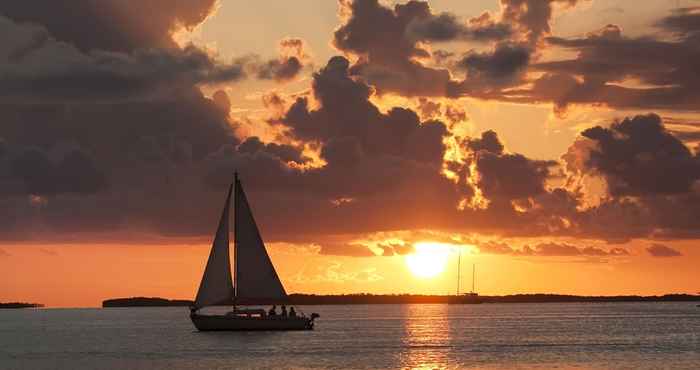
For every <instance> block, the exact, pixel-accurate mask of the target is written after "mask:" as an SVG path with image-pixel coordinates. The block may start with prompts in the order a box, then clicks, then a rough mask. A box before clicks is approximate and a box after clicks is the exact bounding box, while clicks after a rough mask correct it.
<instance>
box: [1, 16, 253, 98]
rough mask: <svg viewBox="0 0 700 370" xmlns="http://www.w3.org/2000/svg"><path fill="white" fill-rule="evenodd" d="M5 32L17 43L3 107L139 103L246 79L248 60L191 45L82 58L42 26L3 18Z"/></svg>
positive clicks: (5, 52)
mask: <svg viewBox="0 0 700 370" xmlns="http://www.w3.org/2000/svg"><path fill="white" fill-rule="evenodd" d="M0 32H2V33H3V34H5V35H6V37H8V38H11V39H12V40H13V42H11V43H9V44H4V45H3V46H2V47H0V101H5V102H7V101H10V102H14V101H17V102H22V103H26V102H28V101H32V102H35V101H58V102H64V101H75V100H81V99H83V100H91V101H95V100H99V99H103V100H117V99H118V100H135V99H137V98H139V97H154V96H163V95H164V94H172V93H173V92H175V93H181V92H182V91H183V90H184V91H188V88H189V87H191V86H193V85H196V84H215V83H222V82H233V81H238V80H240V79H242V78H244V77H245V72H244V64H245V60H243V59H241V60H236V61H233V62H232V63H224V62H220V61H218V60H216V59H215V58H213V57H212V56H211V55H209V54H208V53H206V52H205V51H203V50H201V49H199V48H197V47H195V46H191V45H190V46H187V47H185V48H184V49H179V48H177V49H154V48H151V49H137V50H133V51H131V52H129V53H123V52H113V51H104V50H97V49H95V50H91V51H89V52H82V51H80V50H79V49H77V48H75V47H74V46H73V45H71V44H68V43H66V42H62V41H57V40H55V39H53V38H52V37H50V36H49V35H47V33H46V30H45V29H44V28H42V27H41V26H37V25H32V24H18V23H15V22H13V21H12V20H10V19H8V18H5V17H2V16H0Z"/></svg>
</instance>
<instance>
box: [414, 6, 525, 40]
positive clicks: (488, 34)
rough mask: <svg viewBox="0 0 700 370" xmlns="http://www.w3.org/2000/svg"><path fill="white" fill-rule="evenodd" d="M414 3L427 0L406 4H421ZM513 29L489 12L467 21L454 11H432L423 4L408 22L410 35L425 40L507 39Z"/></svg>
mask: <svg viewBox="0 0 700 370" xmlns="http://www.w3.org/2000/svg"><path fill="white" fill-rule="evenodd" d="M414 4H427V3H421V2H409V3H408V4H406V6H407V7H410V6H415V7H422V5H414ZM419 14H420V15H419ZM511 33H512V30H511V28H510V25H508V24H505V23H498V22H496V20H494V19H493V18H492V16H491V14H490V13H488V12H486V13H483V14H482V15H481V16H480V17H478V18H472V19H470V20H469V21H467V22H464V21H462V20H460V19H459V18H458V17H457V16H456V15H454V14H452V13H448V12H443V13H440V14H432V13H429V12H426V11H425V9H424V8H423V9H422V11H421V12H418V13H417V14H416V16H415V17H414V18H412V19H411V20H410V21H409V23H408V25H407V26H406V34H407V36H408V37H409V38H412V39H414V40H416V41H423V42H425V41H434V42H445V41H457V40H465V41H498V40H504V39H507V38H508V37H509V36H511Z"/></svg>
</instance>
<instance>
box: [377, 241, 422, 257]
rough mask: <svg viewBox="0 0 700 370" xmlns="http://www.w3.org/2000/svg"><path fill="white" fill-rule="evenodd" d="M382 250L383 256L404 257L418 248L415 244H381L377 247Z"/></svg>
mask: <svg viewBox="0 0 700 370" xmlns="http://www.w3.org/2000/svg"><path fill="white" fill-rule="evenodd" d="M377 246H378V247H379V248H381V250H382V256H385V257H392V256H396V255H399V256H404V255H407V254H411V253H413V252H415V250H416V248H415V247H414V246H413V244H400V243H380V244H378V245H377Z"/></svg>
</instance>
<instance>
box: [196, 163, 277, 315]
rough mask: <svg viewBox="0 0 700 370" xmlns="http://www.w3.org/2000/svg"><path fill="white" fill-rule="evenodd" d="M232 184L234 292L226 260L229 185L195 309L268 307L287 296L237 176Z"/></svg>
mask: <svg viewBox="0 0 700 370" xmlns="http://www.w3.org/2000/svg"><path fill="white" fill-rule="evenodd" d="M234 185H235V191H234V193H235V199H234V202H235V208H234V213H235V215H234V217H235V219H234V238H235V245H234V253H235V261H234V262H235V270H234V271H235V286H236V289H235V291H234V284H233V282H232V279H231V266H230V257H229V208H230V203H231V191H232V187H233V186H232V187H229V191H228V195H227V197H226V203H225V205H224V211H223V213H222V214H221V220H220V221H219V228H218V229H217V231H216V237H215V238H214V243H213V245H212V247H211V252H210V254H209V260H208V261H207V267H206V268H205V269H204V276H202V282H201V283H200V285H199V291H198V292H197V298H196V299H195V302H194V308H195V309H199V308H202V307H205V306H213V305H217V304H225V303H230V302H231V301H233V302H234V304H236V303H237V304H268V303H276V302H284V301H286V299H287V293H286V292H285V290H284V287H283V286H282V282H281V281H280V279H279V277H278V276H277V272H276V271H275V268H274V266H273V265H272V261H270V256H269V255H268V254H267V250H265V244H264V243H263V241H262V238H261V237H260V232H259V231H258V227H257V225H256V224H255V219H253V214H252V212H251V210H250V206H249V205H248V199H247V198H246V195H245V192H244V191H243V187H242V186H241V183H240V181H239V180H238V177H237V176H236V179H235V183H234Z"/></svg>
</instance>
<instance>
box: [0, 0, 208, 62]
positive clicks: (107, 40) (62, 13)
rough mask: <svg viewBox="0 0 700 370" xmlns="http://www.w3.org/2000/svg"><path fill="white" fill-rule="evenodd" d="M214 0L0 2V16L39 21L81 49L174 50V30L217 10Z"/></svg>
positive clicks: (189, 27) (192, 25) (200, 20)
mask: <svg viewBox="0 0 700 370" xmlns="http://www.w3.org/2000/svg"><path fill="white" fill-rule="evenodd" d="M216 4H217V1H216V0H175V1H170V0H145V1H139V2H137V3H131V2H124V1H121V0H101V1H93V0H74V1H71V2H69V3H59V2H55V1H51V2H44V1H41V0H39V1H37V0H29V1H21V2H16V1H10V2H7V1H6V2H2V4H0V14H3V15H4V16H6V17H8V18H11V19H14V20H15V21H17V22H21V23H34V24H41V25H43V27H45V28H46V29H47V30H48V32H49V33H50V34H51V35H53V36H54V37H56V39H58V40H59V41H63V42H66V43H69V44H72V45H75V46H76V47H77V48H78V49H79V50H81V51H82V52H90V51H91V50H95V49H99V50H108V51H115V52H125V53H128V52H131V51H134V50H136V49H146V48H166V49H176V48H177V45H176V43H175V42H174V41H173V34H175V33H176V32H178V31H180V30H183V29H193V28H194V27H196V26H197V25H199V24H200V23H202V22H203V21H204V20H205V19H206V18H207V17H208V16H210V15H211V14H212V13H213V12H214V10H215V9H216Z"/></svg>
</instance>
